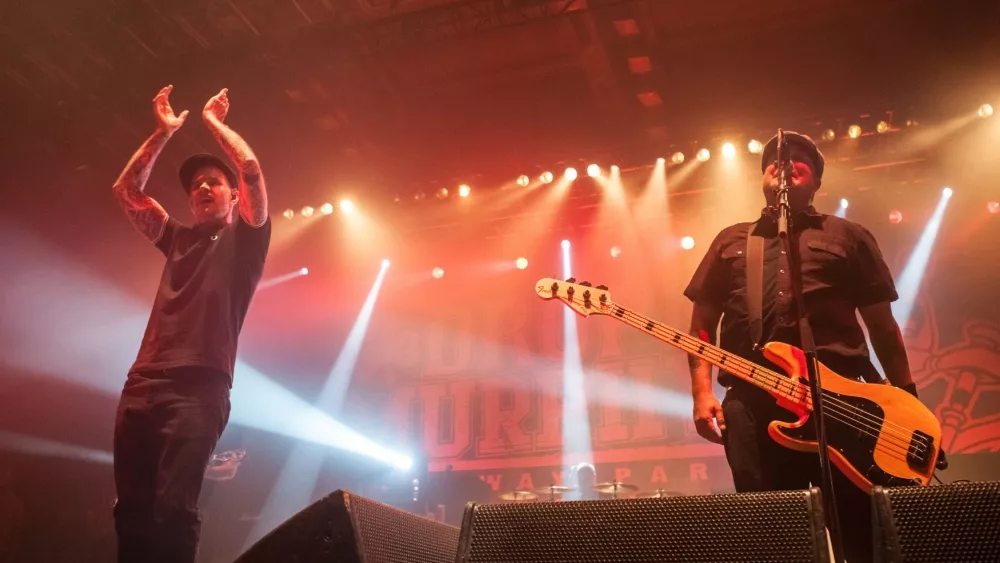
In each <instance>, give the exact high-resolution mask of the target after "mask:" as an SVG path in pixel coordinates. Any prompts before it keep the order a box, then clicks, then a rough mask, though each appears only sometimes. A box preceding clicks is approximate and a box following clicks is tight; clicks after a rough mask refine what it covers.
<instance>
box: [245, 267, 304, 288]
mask: <svg viewBox="0 0 1000 563" xmlns="http://www.w3.org/2000/svg"><path fill="white" fill-rule="evenodd" d="M308 275H309V268H299V269H298V270H295V271H292V272H288V273H287V274H281V275H278V276H273V277H270V278H267V279H263V280H260V283H258V284H257V291H261V290H264V289H267V288H269V287H274V286H276V285H279V284H283V283H285V282H287V281H291V280H294V279H295V278H298V277H302V276H308Z"/></svg>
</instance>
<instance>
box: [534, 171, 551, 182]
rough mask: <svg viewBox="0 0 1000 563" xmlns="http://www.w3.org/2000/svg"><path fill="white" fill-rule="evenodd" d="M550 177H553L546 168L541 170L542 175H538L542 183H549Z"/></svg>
mask: <svg viewBox="0 0 1000 563" xmlns="http://www.w3.org/2000/svg"><path fill="white" fill-rule="evenodd" d="M552 178H553V176H552V173H551V172H549V171H548V170H546V171H545V172H542V175H541V176H539V177H538V179H539V180H541V181H542V183H543V184H551V183H552Z"/></svg>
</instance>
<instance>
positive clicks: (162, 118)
mask: <svg viewBox="0 0 1000 563" xmlns="http://www.w3.org/2000/svg"><path fill="white" fill-rule="evenodd" d="M173 89H174V87H173V86H172V85H171V86H165V87H164V88H163V89H162V90H160V91H159V92H158V93H157V94H156V96H155V97H154V98H153V113H154V114H155V115H156V121H157V123H158V124H159V127H160V129H161V130H162V131H163V132H164V133H167V134H168V135H171V134H173V132H174V131H176V130H178V129H180V127H181V125H184V120H185V119H187V116H188V111H187V110H184V111H182V112H181V114H180V115H174V108H172V107H170V92H172V91H173Z"/></svg>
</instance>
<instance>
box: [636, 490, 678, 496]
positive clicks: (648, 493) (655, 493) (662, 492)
mask: <svg viewBox="0 0 1000 563" xmlns="http://www.w3.org/2000/svg"><path fill="white" fill-rule="evenodd" d="M682 496H684V493H680V492H677V491H667V490H664V489H657V490H655V491H645V492H642V493H638V494H636V495H635V498H670V497H682Z"/></svg>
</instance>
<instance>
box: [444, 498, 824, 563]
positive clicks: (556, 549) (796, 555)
mask: <svg viewBox="0 0 1000 563" xmlns="http://www.w3.org/2000/svg"><path fill="white" fill-rule="evenodd" d="M470 524H471V526H470ZM466 527H467V528H469V529H468V530H463V537H462V546H461V547H460V549H461V552H462V556H461V558H460V561H462V562H465V563H492V562H501V561H502V562H509V561H517V562H519V563H534V562H538V563H542V562H546V563H548V562H552V561H566V562H574V563H588V562H595V563H596V562H609V561H614V562H633V561H635V562H638V561H692V562H693V561H718V562H722V561H734V562H735V561H739V562H750V561H754V562H775V563H777V562H782V563H786V562H790V561H816V560H825V558H826V555H827V553H828V552H827V551H826V549H827V547H826V535H825V530H824V528H823V524H822V509H821V508H820V503H819V491H818V490H815V489H813V490H811V491H788V492H774V493H751V494H739V495H712V496H704V497H679V498H663V499H655V498H653V499H620V500H600V501H572V502H536V503H520V504H487V505H470V506H469V508H468V509H467V512H466Z"/></svg>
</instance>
